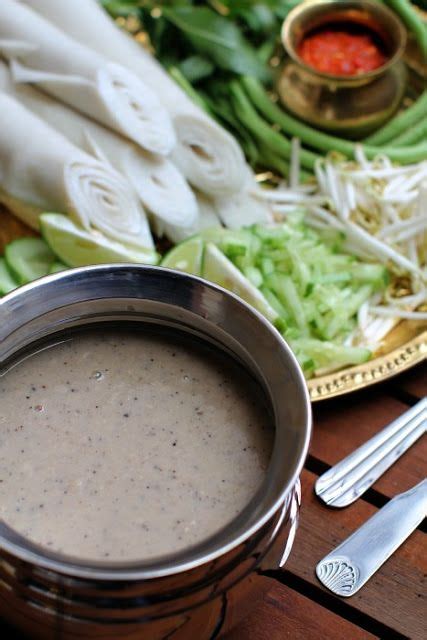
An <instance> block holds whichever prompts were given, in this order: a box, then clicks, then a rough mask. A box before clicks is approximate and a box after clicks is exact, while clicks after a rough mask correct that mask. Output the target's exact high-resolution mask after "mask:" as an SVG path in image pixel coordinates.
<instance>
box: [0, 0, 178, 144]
mask: <svg viewBox="0 0 427 640" xmlns="http://www.w3.org/2000/svg"><path fill="white" fill-rule="evenodd" d="M60 4H62V3H60ZM75 9H76V10H77V9H78V8H77V7H75ZM76 17H77V16H76ZM94 26H95V28H96V29H97V28H98V26H97V25H94ZM106 37H107V36H106ZM0 56H3V57H4V58H6V59H7V60H8V61H9V64H10V68H11V71H12V73H13V75H14V79H15V80H16V81H17V82H23V83H32V84H34V85H37V86H38V87H40V88H41V89H43V90H44V91H46V92H47V93H49V94H50V95H53V96H55V97H56V98H58V99H60V100H62V101H63V102H65V103H67V104H68V105H70V106H71V107H73V108H75V109H77V110H79V111H82V112H83V113H85V114H87V115H89V116H90V117H92V118H94V119H95V120H97V121H98V122H100V123H102V124H104V125H105V126H106V127H110V128H111V129H114V130H115V131H117V132H119V133H121V134H122V135H125V136H126V137H128V138H129V139H131V140H133V141H134V142H136V143H137V144H139V145H140V146H141V147H143V148H144V149H147V150H148V151H152V152H154V153H158V154H162V155H167V154H169V153H170V152H171V150H172V148H173V147H174V145H175V142H176V137H175V133H174V131H173V127H172V123H171V120H170V117H169V115H168V113H167V111H166V109H165V108H164V107H163V106H162V105H161V103H160V101H159V99H158V98H157V96H156V93H155V92H154V91H153V90H152V89H150V88H149V86H147V84H146V83H144V82H143V81H142V79H141V78H142V77H141V76H140V78H138V77H136V76H135V75H134V74H133V73H131V72H130V71H128V70H127V69H126V68H124V67H122V66H121V65H119V64H117V63H115V62H110V60H109V59H108V58H105V57H104V56H102V55H101V54H99V53H96V52H95V51H92V50H91V49H90V48H89V47H87V46H85V45H83V44H81V43H79V42H77V40H74V39H73V38H72V37H70V36H69V35H67V34H66V33H64V32H63V31H61V30H60V29H59V28H57V27H55V26H54V25H53V24H51V23H50V22H49V21H48V20H45V19H44V18H43V17H42V16H40V15H39V14H38V13H36V12H35V11H33V10H32V9H31V8H29V7H27V6H24V4H22V3H21V2H17V1H15V0H1V2H0Z"/></svg>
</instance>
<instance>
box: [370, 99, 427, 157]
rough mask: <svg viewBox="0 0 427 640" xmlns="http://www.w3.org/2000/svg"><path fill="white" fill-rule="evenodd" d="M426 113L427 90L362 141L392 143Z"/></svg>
mask: <svg viewBox="0 0 427 640" xmlns="http://www.w3.org/2000/svg"><path fill="white" fill-rule="evenodd" d="M426 114H427V91H424V93H423V94H421V95H420V97H419V98H418V99H417V100H416V101H415V102H414V103H413V104H412V105H411V106H410V107H408V108H407V109H405V111H402V113H400V114H399V115H397V116H395V117H394V118H392V119H391V120H389V121H388V122H387V123H386V124H385V125H384V126H383V127H381V129H378V130H377V131H375V133H373V134H372V135H370V136H368V137H367V138H365V140H364V142H365V143H367V144H373V145H377V146H378V145H382V144H384V143H390V144H391V145H393V140H394V139H395V138H397V137H398V136H400V134H402V133H404V132H406V131H407V130H408V129H409V128H410V127H412V126H413V125H414V124H415V123H417V122H419V120H421V118H423V117H425V116H426Z"/></svg>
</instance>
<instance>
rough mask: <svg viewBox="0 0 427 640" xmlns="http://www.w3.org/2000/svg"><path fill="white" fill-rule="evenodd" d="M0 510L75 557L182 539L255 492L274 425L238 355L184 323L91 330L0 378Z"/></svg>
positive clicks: (174, 544)
mask: <svg viewBox="0 0 427 640" xmlns="http://www.w3.org/2000/svg"><path fill="white" fill-rule="evenodd" d="M0 407H1V410H0V517H1V518H2V519H3V520H4V522H6V523H7V524H8V525H9V526H11V527H12V528H14V529H15V530H16V531H18V532H19V533H20V534H22V535H24V536H26V537H27V538H28V539H29V540H31V541H33V542H36V543H39V544H41V545H43V546H46V547H48V548H50V549H51V550H54V551H59V552H62V553H65V554H68V555H72V556H77V557H80V558H85V559H94V560H99V559H107V558H108V559H110V560H136V559H146V558H150V557H153V556H158V555H162V554H167V553H171V552H175V551H178V550H182V549H183V548H185V547H188V546H191V545H193V544H195V543H197V542H200V541H202V540H203V539H205V538H207V537H209V536H210V535H212V534H214V533H215V532H216V531H218V530H219V529H221V528H222V527H223V526H224V525H226V524H227V523H229V522H230V521H231V520H232V519H233V518H234V517H235V516H236V515H237V514H239V513H240V512H241V511H242V510H243V508H244V507H245V506H246V505H247V503H248V502H249V501H250V499H251V498H252V497H253V496H254V494H255V492H256V490H257V489H258V488H259V486H260V483H261V482H262V480H263V479H264V476H265V473H266V469H267V466H268V462H269V458H270V453H271V448H272V438H273V429H272V427H271V422H270V419H269V416H268V415H267V411H266V409H265V406H264V404H263V402H262V399H261V392H260V389H259V388H258V387H257V385H255V383H254V382H253V381H252V380H251V379H250V378H249V376H248V375H247V374H246V373H245V371H244V370H243V369H241V368H240V367H239V366H238V365H237V364H236V363H234V361H233V360H232V359H231V358H229V357H227V356H225V355H223V354H219V353H218V352H213V350H211V349H209V348H208V347H206V346H202V345H200V344H199V343H198V342H196V341H194V340H193V341H189V340H188V339H183V338H182V337H181V336H180V337H178V336H175V337H172V336H167V335H160V334H158V335H156V334H151V333H147V332H142V331H139V332H138V331H129V332H123V331H121V330H119V329H117V330H116V329H111V330H102V331H101V330H98V331H95V330H89V331H85V332H83V333H77V334H74V335H72V336H69V337H68V338H67V339H66V340H65V341H63V342H62V343H56V344H54V345H51V346H49V348H46V349H43V350H39V351H38V352H36V353H33V354H32V355H30V356H29V357H27V358H25V359H23V360H21V361H20V362H19V363H18V364H16V365H15V366H14V367H12V368H11V369H9V371H8V372H7V373H6V374H4V375H3V376H2V377H1V378H0Z"/></svg>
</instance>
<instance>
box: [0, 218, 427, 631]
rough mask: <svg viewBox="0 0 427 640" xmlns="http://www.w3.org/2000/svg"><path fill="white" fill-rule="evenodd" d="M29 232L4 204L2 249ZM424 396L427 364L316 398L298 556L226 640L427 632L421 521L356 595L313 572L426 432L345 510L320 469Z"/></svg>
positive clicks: (422, 471)
mask: <svg viewBox="0 0 427 640" xmlns="http://www.w3.org/2000/svg"><path fill="white" fill-rule="evenodd" d="M28 233H29V230H28V228H27V227H25V226H24V225H21V224H20V223H19V222H17V221H15V220H14V219H13V218H12V217H11V216H9V215H8V214H6V213H5V212H4V211H2V210H1V208H0V253H1V252H2V248H3V246H4V244H5V243H6V242H8V241H9V240H10V238H11V237H18V236H20V235H28ZM425 395H427V364H426V363H425V364H422V365H420V366H418V367H417V368H415V369H413V370H411V371H409V372H408V373H406V374H403V375H401V376H399V377H397V378H395V379H392V380H390V381H389V382H387V383H384V384H382V385H377V386H375V387H372V388H371V389H367V390H365V391H362V392H358V393H355V394H350V395H347V396H343V397H342V398H339V399H335V400H330V401H326V402H324V403H320V404H316V405H314V429H313V438H312V443H311V448H310V454H309V457H308V459H307V463H306V467H305V470H304V472H303V475H302V493H303V503H302V509H301V517H300V524H299V528H298V532H297V537H296V541H295V544H294V547H293V550H292V553H291V556H290V558H289V560H288V562H287V564H286V566H285V569H284V570H283V571H278V572H273V573H271V574H270V575H268V576H258V577H257V578H256V580H257V581H258V585H259V595H260V599H259V604H258V605H257V607H256V608H255V609H254V610H253V611H252V613H251V615H250V616H249V617H247V618H246V620H245V622H244V623H243V624H242V625H240V626H239V627H237V628H236V629H235V630H234V631H233V632H232V633H230V634H228V635H227V636H226V638H224V640H286V639H289V640H344V639H345V640H364V639H366V640H369V639H371V638H382V639H387V640H402V639H403V638H410V639H413V640H425V639H426V638H427V622H426V621H427V615H426V613H427V608H426V606H425V598H424V596H425V586H424V584H423V578H424V577H425V575H426V574H427V547H426V542H425V530H423V527H422V526H421V527H420V528H419V529H418V530H417V531H415V532H414V533H413V534H412V536H411V537H410V538H409V539H408V540H407V541H406V542H405V543H404V544H403V545H402V546H401V547H400V548H399V549H398V551H397V552H396V553H395V554H394V555H393V556H392V557H391V558H390V559H389V560H388V561H387V562H386V563H385V564H384V565H383V566H382V567H381V569H380V570H379V571H378V572H377V573H376V575H375V576H374V577H373V578H372V579H371V580H370V581H369V582H368V583H367V584H366V585H365V586H364V587H363V588H362V589H361V591H360V592H359V593H358V594H356V595H355V596H353V597H351V598H347V599H343V598H338V597H336V596H334V595H333V594H331V593H330V592H328V591H327V590H326V589H324V588H323V586H322V585H321V584H320V583H319V582H318V581H317V579H316V576H315V573H314V568H315V566H316V564H317V562H318V561H319V560H320V559H321V558H322V557H323V556H324V555H326V553H328V552H329V551H331V550H332V549H333V548H334V547H336V546H337V545H338V544H339V543H340V542H342V541H343V540H344V539H345V538H347V537H348V535H349V534H350V533H351V532H352V531H354V530H355V529H356V528H357V527H359V526H360V525H361V524H362V523H363V522H365V520H366V519H367V518H369V517H370V516H371V515H373V514H374V513H375V512H376V511H377V510H378V509H379V508H381V507H382V506H383V505H384V504H386V502H387V501H388V500H389V499H390V498H391V497H393V496H394V495H396V494H397V493H400V492H402V491H405V490H407V489H409V488H410V487H411V486H413V485H414V484H416V483H417V482H419V481H420V480H422V479H423V478H424V477H425V476H426V475H427V474H426V469H427V466H426V459H427V438H426V437H425V436H424V438H423V439H421V440H420V441H418V442H417V443H416V444H415V446H413V447H412V448H411V449H410V450H409V451H408V452H407V453H406V454H405V455H404V456H403V457H402V458H401V459H400V460H399V461H398V462H397V463H396V464H395V465H394V466H393V467H392V468H391V469H390V470H389V471H388V472H387V473H386V474H385V475H384V476H383V477H382V478H381V479H380V480H379V481H378V482H377V483H376V484H375V485H374V486H373V488H372V489H370V490H369V491H368V492H367V493H366V494H365V495H364V496H363V498H361V499H359V500H358V501H357V502H356V503H355V504H353V505H351V506H350V507H348V508H346V509H340V510H335V509H329V508H327V507H325V506H323V505H322V504H321V503H320V502H319V501H318V500H317V499H316V497H315V496H314V493H313V486H314V482H315V480H316V478H317V477H318V476H319V475H320V474H321V473H323V472H324V471H326V470H327V469H329V468H330V466H331V465H333V464H334V463H335V462H337V461H338V460H340V459H341V458H343V457H344V456H346V455H347V454H348V453H350V452H351V451H353V450H354V449H355V448H356V447H358V446H359V445H361V444H362V443H363V442H366V440H368V439H369V438H370V437H372V436H373V435H374V434H375V433H376V432H377V431H378V430H380V429H381V428H382V427H384V426H385V425H386V424H387V423H388V422H390V421H391V420H393V419H394V418H396V417H397V416H398V415H400V414H401V413H403V411H405V410H406V409H407V408H408V407H409V406H411V405H413V404H415V402H416V401H417V400H418V399H419V398H421V397H423V396H425ZM3 630H4V628H3ZM4 632H5V633H6V634H8V632H7V631H6V630H4ZM1 637H2V638H7V640H9V638H12V636H11V635H3V634H2V635H1ZM189 640H197V639H189Z"/></svg>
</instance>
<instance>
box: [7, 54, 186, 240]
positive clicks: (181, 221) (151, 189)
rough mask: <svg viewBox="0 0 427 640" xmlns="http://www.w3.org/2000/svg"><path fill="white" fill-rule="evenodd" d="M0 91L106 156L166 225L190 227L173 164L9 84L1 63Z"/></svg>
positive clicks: (183, 189)
mask: <svg viewBox="0 0 427 640" xmlns="http://www.w3.org/2000/svg"><path fill="white" fill-rule="evenodd" d="M0 90H1V91H5V92H6V93H9V94H10V95H13V97H15V98H16V99H17V100H19V101H20V102H21V104H23V105H24V106H25V107H27V108H28V109H30V110H31V111H32V112H33V113H35V114H36V115H37V116H39V117H40V118H41V119H42V120H44V121H45V122H46V123H47V124H49V125H50V126H52V127H54V128H55V129H56V130H57V131H59V132H60V133H62V134H63V135H64V136H65V137H66V138H68V139H69V140H70V142H72V143H73V144H75V145H76V146H77V147H79V148H81V149H83V150H84V151H87V152H88V153H90V154H94V155H96V156H97V157H98V158H99V159H102V158H105V159H106V160H107V161H108V162H109V163H110V164H111V165H112V166H113V167H114V168H115V169H117V170H118V171H120V173H122V174H123V175H124V176H125V177H126V178H127V179H128V180H129V182H130V183H131V184H132V185H133V187H134V189H135V190H136V192H137V194H138V195H139V197H140V199H141V202H142V203H143V205H144V206H145V207H146V208H147V209H149V210H150V211H151V213H153V214H154V215H155V216H158V217H159V218H161V219H162V220H164V221H165V222H166V223H169V224H173V225H178V226H183V227H186V226H190V225H192V224H193V223H194V222H195V220H196V217H197V202H196V198H195V196H194V194H193V192H192V190H191V189H190V187H189V185H188V183H187V182H186V180H185V179H184V178H183V176H182V174H181V173H180V172H179V171H178V169H177V168H176V167H175V165H174V164H173V163H172V162H171V161H170V160H168V159H167V158H163V157H161V156H155V155H153V154H150V153H148V152H146V151H143V150H142V149H141V148H140V147H138V146H137V145H135V144H134V143H132V142H130V141H129V140H126V139H125V138H122V137H121V136H119V135H117V134H116V133H114V132H113V131H111V130H109V129H106V128H105V127H103V126H101V125H99V124H97V123H96V122H94V121H93V120H91V119H90V118H87V117H86V116H84V115H82V114H80V113H77V111H74V110H73V109H70V108H69V107H67V106H66V105H64V104H63V103H61V102H58V101H57V100H54V99H53V98H51V97H50V96H48V95H46V94H45V93H43V92H41V91H38V90H37V89H34V88H33V87H30V86H28V85H21V84H16V83H14V82H13V78H12V76H11V73H10V71H9V69H8V67H7V65H6V64H5V63H2V62H1V61H0Z"/></svg>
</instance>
